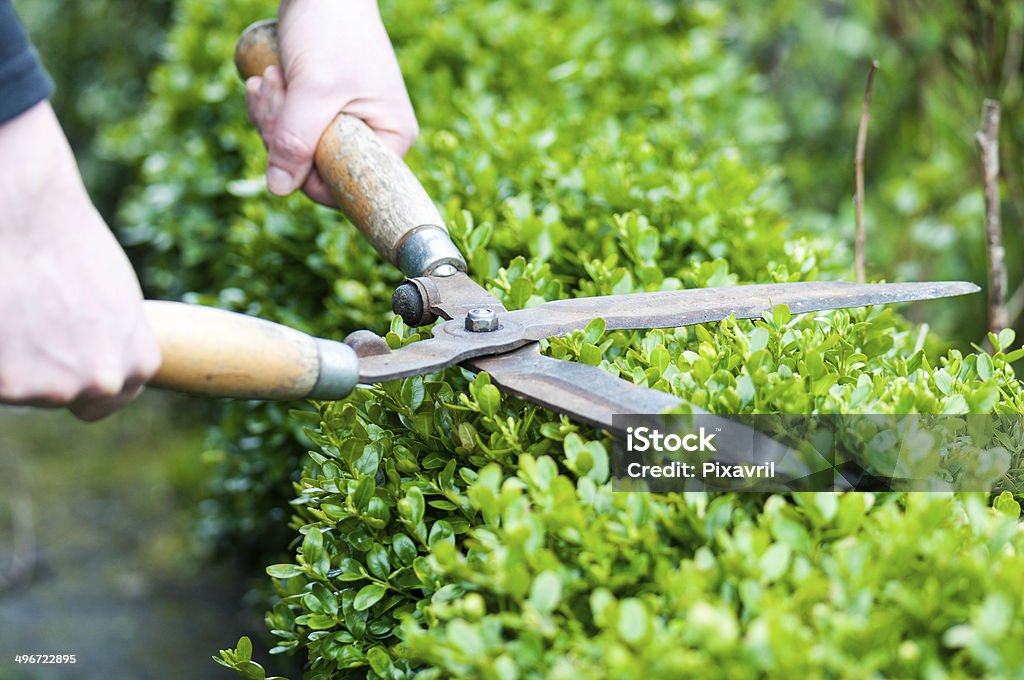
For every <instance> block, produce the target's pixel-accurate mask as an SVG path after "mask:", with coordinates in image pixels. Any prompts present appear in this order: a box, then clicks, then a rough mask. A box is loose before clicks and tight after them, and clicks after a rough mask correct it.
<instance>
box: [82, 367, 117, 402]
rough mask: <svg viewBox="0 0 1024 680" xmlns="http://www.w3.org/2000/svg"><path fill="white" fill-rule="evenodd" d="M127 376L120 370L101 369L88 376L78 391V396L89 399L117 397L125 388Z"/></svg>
mask: <svg viewBox="0 0 1024 680" xmlns="http://www.w3.org/2000/svg"><path fill="white" fill-rule="evenodd" d="M124 382H125V376H124V374H123V373H122V372H120V371H113V370H99V371H95V372H94V373H93V374H92V375H91V376H89V377H88V378H86V379H85V380H84V381H83V383H82V387H81V389H80V390H79V392H78V397H79V398H81V397H86V398H89V399H106V398H109V397H116V396H117V395H118V394H120V393H121V390H122V389H123V388H124Z"/></svg>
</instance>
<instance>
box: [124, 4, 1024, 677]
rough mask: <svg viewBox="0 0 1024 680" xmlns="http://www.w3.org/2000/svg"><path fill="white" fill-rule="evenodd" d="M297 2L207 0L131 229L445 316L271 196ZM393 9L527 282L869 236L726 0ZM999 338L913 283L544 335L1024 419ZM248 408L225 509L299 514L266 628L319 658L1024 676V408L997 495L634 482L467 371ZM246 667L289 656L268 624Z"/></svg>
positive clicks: (188, 18)
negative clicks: (1022, 524) (797, 201)
mask: <svg viewBox="0 0 1024 680" xmlns="http://www.w3.org/2000/svg"><path fill="white" fill-rule="evenodd" d="M273 9H274V8H273V6H272V4H271V3H269V2H266V1H265V0H245V1H241V2H238V1H232V2H230V3H229V2H227V0H204V1H200V0H184V1H183V2H181V3H180V4H179V5H178V9H177V22H176V26H175V28H174V30H173V31H172V33H171V36H170V40H169V44H168V49H167V53H168V60H167V62H166V63H165V64H164V65H163V66H162V67H160V68H159V69H158V70H157V71H156V72H155V74H154V76H153V78H152V79H151V88H152V97H151V104H150V107H149V109H148V110H147V112H146V113H145V114H144V115H143V116H141V117H139V118H138V119H136V120H134V121H132V122H131V123H129V124H127V125H124V126H122V127H121V128H119V129H116V130H113V131H111V132H110V134H109V135H108V138H107V139H108V144H109V146H110V149H111V150H112V151H113V152H115V153H116V154H118V155H119V156H120V157H122V158H124V159H127V160H130V161H134V162H137V163H139V164H140V165H141V168H142V173H143V177H144V181H143V182H142V183H140V185H139V186H138V187H137V189H136V190H135V194H134V197H133V198H132V200H130V201H128V202H127V203H126V204H125V205H124V207H123V209H122V212H121V220H122V224H123V227H124V230H123V234H124V236H125V238H126V239H127V240H128V241H130V242H131V243H134V244H139V245H141V246H144V247H145V248H146V250H147V252H148V253H149V265H150V266H149V268H148V270H147V285H148V287H149V290H150V291H152V292H154V293H156V294H160V295H165V296H172V297H184V298H186V299H192V300H197V301H201V302H206V303H211V304H218V305H221V306H224V307H227V308H231V309H236V310H241V311H246V312H250V313H256V314H259V315H261V316H265V317H268V318H272V319H275V320H278V321H283V322H285V323H289V324H292V325H295V326H297V327H300V328H302V329H304V330H307V331H310V332H315V333H317V334H320V335H324V336H327V337H335V338H341V337H343V336H344V335H345V334H346V333H347V332H349V331H351V330H354V329H357V328H363V327H369V328H372V329H374V330H376V331H378V332H380V333H381V334H382V335H385V336H386V339H387V340H388V342H389V343H390V344H391V345H392V346H393V347H398V346H401V345H402V344H404V343H408V342H413V341H415V340H417V339H419V337H420V336H421V334H422V333H423V332H424V331H422V330H420V331H417V330H415V329H410V328H406V327H405V326H403V324H402V323H401V321H399V320H397V319H393V318H391V314H390V312H389V296H390V293H391V291H392V289H393V288H394V286H395V284H396V283H397V282H398V280H399V278H398V274H397V272H394V271H392V270H391V269H389V268H388V267H387V266H386V265H384V264H383V263H382V262H381V261H380V260H379V258H378V257H377V256H376V254H375V253H374V252H373V251H372V249H371V248H370V247H369V245H368V244H366V243H365V242H363V240H362V239H361V237H360V236H359V235H358V233H357V232H355V230H354V229H352V227H351V226H350V225H348V224H346V223H345V222H344V221H343V220H341V219H339V218H338V217H337V216H336V215H335V214H333V213H331V212H330V211H327V210H324V209H321V208H317V207H314V206H312V205H311V204H310V203H309V202H308V201H306V200H305V199H303V198H302V197H292V198H289V199H286V200H282V199H277V198H272V197H270V196H269V195H268V194H267V193H266V191H265V190H264V189H263V180H262V170H263V164H264V153H263V151H262V149H261V148H260V144H259V140H258V139H257V136H256V134H255V133H254V132H253V131H251V130H250V129H249V128H248V127H247V123H246V122H245V115H244V111H243V107H242V96H241V87H240V85H239V84H238V83H237V82H236V77H235V75H234V73H233V67H232V65H231V62H230V55H231V52H232V49H233V45H234V40H235V37H236V36H237V33H238V32H239V31H240V30H241V29H242V28H243V27H244V26H245V25H246V24H247V23H248V22H250V21H252V20H254V19H257V18H261V17H263V16H266V15H269V14H271V13H272V12H273ZM383 9H384V12H385V18H386V22H387V24H388V26H389V28H390V30H391V33H392V37H393V39H394V42H395V44H396V46H397V49H398V52H399V58H400V61H401V63H402V66H403V70H404V72H405V74H406V78H407V81H408V84H409V87H410V91H411V94H412V98H413V102H414V104H415V106H416V108H417V111H418V115H419V118H420V122H421V125H422V128H423V134H422V137H421V140H420V142H419V143H418V144H417V146H416V148H415V149H414V151H413V152H412V154H411V155H410V158H409V161H410V164H411V165H412V166H413V168H414V170H415V171H416V173H417V174H418V176H419V177H420V178H421V180H422V181H423V182H424V184H425V185H426V186H427V189H428V191H429V192H430V193H431V195H432V196H433V197H434V198H435V200H436V201H438V202H439V204H440V205H441V206H442V208H443V210H444V212H445V214H446V216H447V218H448V220H449V226H450V228H451V231H452V233H453V236H454V238H455V239H456V241H457V242H458V243H459V244H460V246H461V247H462V248H463V251H464V252H465V253H466V254H467V257H468V260H469V262H470V267H471V273H472V274H473V276H474V277H475V278H476V279H477V280H478V281H480V282H482V283H483V284H484V285H486V286H487V287H488V288H489V289H490V290H491V291H493V292H494V293H495V294H496V295H497V296H498V297H499V298H501V299H502V300H503V302H504V303H505V304H506V305H507V306H508V307H509V308H522V307H527V306H530V305H533V304H537V303H539V302H542V301H544V300H551V299H556V298H562V297H572V296H583V295H602V294H610V293H625V292H637V291H653V290H664V289H678V288H683V287H704V286H728V285H734V284H737V283H741V282H769V281H800V280H810V279H818V278H838V277H842V276H846V275H848V274H849V269H850V267H849V262H846V261H839V258H838V256H837V255H836V249H835V247H834V246H835V244H836V240H835V239H834V238H831V237H828V238H826V236H824V235H821V234H817V235H815V236H813V237H810V236H802V235H801V234H802V230H801V228H800V225H799V224H790V223H789V222H788V221H787V219H786V214H787V212H788V210H789V208H790V206H789V203H788V200H787V197H786V192H785V191H784V189H783V188H782V186H781V185H780V183H779V174H778V171H777V168H776V167H775V166H774V165H772V164H771V163H769V162H765V161H763V160H760V159H764V158H767V157H770V156H771V155H772V153H767V152H766V149H771V147H772V145H773V144H776V143H777V142H778V140H779V139H780V134H779V128H778V126H777V124H776V123H777V120H778V114H777V106H776V104H774V103H773V101H772V99H771V97H770V95H769V94H768V93H766V92H764V91H763V85H762V82H761V81H760V79H759V78H758V77H757V75H756V74H755V73H754V72H753V71H752V70H751V69H750V68H749V65H748V64H746V63H744V62H743V61H742V60H741V59H740V58H739V57H737V56H735V55H734V54H732V53H730V52H728V51H726V50H724V49H723V47H722V40H721V39H722V36H723V35H724V33H725V32H726V31H727V30H728V28H729V25H730V24H729V21H730V19H729V16H728V14H727V13H726V12H725V10H723V9H722V8H721V6H719V5H716V4H714V3H689V4H685V5H677V4H675V3H666V2H654V1H651V2H630V3H593V2H585V1H584V0H561V1H559V2H551V1H548V0H536V1H534V2H530V3H513V2H505V1H497V2H487V3H450V2H445V1H443V0H406V1H405V2H401V3H398V2H394V3H386V4H385V6H384V8H383ZM857 86H858V87H859V86H860V85H859V84H857ZM773 153H774V152H773ZM845 160H846V159H843V162H845ZM840 252H841V251H840ZM932 304H935V305H941V304H942V303H941V302H938V303H932ZM978 304H983V302H982V301H981V300H980V299H979V301H978ZM991 340H992V344H993V347H994V350H993V351H992V352H991V353H982V352H972V353H965V352H963V351H962V350H957V349H950V348H948V347H945V346H942V343H941V341H939V340H936V339H934V338H932V337H931V336H930V335H929V334H928V332H927V328H926V327H923V326H921V327H918V326H914V325H912V324H910V323H908V322H906V321H904V320H902V319H901V317H900V316H899V315H898V314H897V313H896V312H894V311H893V310H892V309H881V308H874V309H860V310H850V311H837V312H830V313H821V314H810V315H804V316H798V317H791V316H790V314H789V313H788V311H787V310H786V309H785V308H782V307H780V308H778V309H776V310H775V312H774V314H771V315H768V316H766V318H765V319H763V320H759V321H742V322H738V321H734V320H728V321H725V322H723V323H720V324H714V325H709V326H706V327H704V326H696V327H691V328H684V329H678V330H672V331H650V332H611V333H608V332H605V330H604V328H603V326H602V324H601V323H599V322H596V323H594V324H592V325H591V326H590V327H588V328H587V329H586V331H580V332H578V333H575V334H573V335H571V336H569V337H565V338H555V339H551V340H550V341H548V342H546V343H544V348H545V351H546V352H547V353H549V354H551V355H552V356H556V357H559V358H565V359H568V360H572V361H581V362H584V363H588V364H592V365H596V366H600V367H602V368H603V369H604V370H607V371H610V372H612V373H614V374H616V375H619V376H621V377H622V378H624V379H626V380H630V381H633V382H637V383H640V384H644V385H648V386H650V387H653V388H655V389H660V390H665V391H669V392H672V393H674V394H677V395H679V396H681V397H683V398H685V399H687V400H688V401H690V402H691V403H694V404H696V405H699V406H701V407H703V408H706V409H709V410H712V411H716V412H721V413H740V412H793V413H812V412H822V413H828V412H850V413H914V412H919V413H951V414H958V413H1004V414H1020V413H1021V412H1022V410H1024V389H1022V384H1021V382H1020V381H1019V380H1018V379H1017V378H1016V377H1015V373H1014V370H1013V368H1012V366H1011V363H1012V361H1014V360H1017V359H1019V358H1020V357H1021V355H1022V350H1020V349H1014V347H1015V340H1014V337H1013V333H1012V332H1010V331H1006V332H1003V333H1001V334H999V335H994V336H993V337H992V338H991ZM222 411H223V417H222V423H221V426H220V427H219V428H218V429H217V431H216V434H215V435H213V438H212V439H211V446H210V451H209V452H208V454H207V457H208V458H209V459H210V460H211V461H212V462H213V464H214V466H215V470H216V471H217V474H216V475H214V479H215V486H214V488H213V494H212V495H211V499H210V501H209V504H208V506H207V507H206V520H205V522H204V524H203V525H202V526H203V527H204V528H206V529H207V530H208V532H209V535H210V536H212V537H217V538H219V539H227V540H230V541H231V544H232V545H233V546H236V549H238V550H247V551H249V552H250V553H251V554H252V555H255V556H256V557H257V558H268V557H269V555H271V554H273V553H274V552H275V551H280V550H281V549H284V548H285V544H286V543H287V541H288V540H289V538H290V539H292V544H291V547H290V548H288V549H287V552H286V555H287V557H284V558H281V557H278V558H274V559H278V560H283V561H279V562H278V563H275V564H272V565H270V566H268V567H267V572H268V574H269V576H270V578H271V579H272V582H273V585H274V587H275V590H276V595H275V597H274V599H273V600H272V601H271V602H269V603H268V610H269V611H268V613H267V616H266V622H267V626H268V629H269V631H270V635H271V636H272V638H273V639H274V640H275V644H274V648H273V649H272V650H271V651H272V652H273V653H286V654H299V655H301V656H302V658H304V659H306V677H308V678H314V679H315V678H331V677H339V676H347V675H351V676H354V677H381V678H392V677H395V678H398V677H411V676H413V675H417V676H419V677H425V678H431V677H438V678H441V677H496V678H518V677H548V676H550V677H581V676H582V677H640V676H645V675H646V676H651V677H678V676H681V675H687V674H695V673H697V672H711V673H713V674H717V675H720V676H722V677H758V676H764V675H769V674H770V675H776V674H778V675H781V674H783V673H785V674H796V673H802V674H805V675H810V676H823V675H832V676H846V675H850V676H857V677H864V676H872V675H878V676H922V675H927V676H931V677H947V676H956V677H973V676H977V675H985V674H988V675H994V676H1003V675H1020V674H1021V673H1024V667H1022V665H1021V664H1022V661H1021V657H1020V655H1019V654H1017V653H1016V650H1017V649H1019V648H1020V645H1021V644H1022V643H1024V625H1022V621H1024V619H1022V617H1021V616H1020V609H1021V603H1020V597H1019V593H1020V592H1021V589H1022V586H1024V582H1022V581H1024V569H1022V566H1024V564H1021V559H1022V558H1021V557H1020V555H1021V550H1022V549H1024V537H1022V536H1021V534H1020V532H1019V528H1018V527H1019V525H1018V519H1019V514H1020V507H1019V505H1018V503H1017V500H1016V498H1017V496H1016V493H1017V492H1018V491H1019V483H1020V475H1019V461H1020V455H1021V451H1022V448H1024V447H1022V442H1021V433H1019V432H1016V433H1013V434H1012V436H1011V437H1010V438H1008V440H1007V441H1006V442H1005V447H1006V453H1007V456H1008V458H1009V461H1010V463H1009V465H1008V466H1006V467H1003V468H1001V469H996V470H991V469H985V470H977V471H975V474H977V475H980V476H983V477H984V478H985V479H986V480H988V481H990V482H992V483H993V484H995V485H997V486H998V487H1000V488H1001V489H1003V490H1004V491H1003V492H1002V493H1001V494H999V495H997V496H993V497H988V496H985V495H981V494H974V495H972V494H960V495H950V494H919V495H914V494H909V495H908V494H903V495H901V494H825V493H822V494H794V495H790V496H780V495H774V496H765V495H735V494H719V495H714V494H685V495H684V494H665V495H654V494H614V493H612V492H611V489H610V486H609V483H608V440H607V438H606V435H605V434H604V433H602V432H600V431H597V430H594V429H592V428H589V427H583V426H580V425H578V424H575V423H573V422H572V421H570V420H568V419H567V418H564V417H560V416H558V415H557V414H554V413H552V412H550V411H546V410H544V409H539V408H536V407H534V406H531V405H529V404H526V403H523V402H522V401H519V400H517V399H514V398H511V397H507V396H503V395H502V394H501V393H500V392H499V391H498V389H497V388H496V387H495V386H493V385H491V384H490V382H489V380H488V379H487V376H486V375H478V376H473V375H470V374H468V373H467V372H465V371H463V370H462V369H459V368H453V369H449V370H447V371H443V372H440V373H436V374H432V375H429V376H425V377H416V378H410V379H407V380H402V381H396V382H393V383H389V384H385V385H380V386H376V387H373V388H371V389H362V390H359V391H357V392H356V393H355V394H353V395H352V396H351V397H350V398H349V399H347V400H345V401H342V402H335V403H316V404H313V405H312V406H308V405H302V404H296V405H292V408H291V410H289V406H287V405H286V406H279V405H270V406H268V405H259V404H230V405H227V406H225V407H223V409H222ZM1013 437H1016V438H1015V439H1014V438H1013ZM288 499H290V504H287V505H286V502H287V500H288ZM285 508H288V509H287V510H285ZM288 515H290V520H289V519H288V518H287V517H288ZM274 536H279V537H280V538H274ZM278 540H279V541H280V542H279V543H277V542H275V541H278ZM218 660H219V661H220V662H221V663H223V664H224V665H227V666H230V667H233V668H235V669H237V670H238V671H239V672H240V673H241V674H243V675H244V676H246V677H251V678H262V677H264V675H265V673H264V671H263V668H262V667H261V665H260V664H259V663H258V661H254V660H253V659H252V645H251V643H250V641H249V640H248V639H246V638H243V639H242V640H240V641H239V643H238V646H237V648H235V649H228V650H223V651H222V652H221V654H220V656H219V657H218Z"/></svg>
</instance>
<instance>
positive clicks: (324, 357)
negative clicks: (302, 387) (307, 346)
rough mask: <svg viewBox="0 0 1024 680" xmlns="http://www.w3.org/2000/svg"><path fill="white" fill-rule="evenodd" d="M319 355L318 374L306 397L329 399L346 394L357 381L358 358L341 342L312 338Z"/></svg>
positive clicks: (338, 397)
mask: <svg viewBox="0 0 1024 680" xmlns="http://www.w3.org/2000/svg"><path fill="white" fill-rule="evenodd" d="M314 341H315V342H316V349H317V353H318V354H319V355H320V375H319V376H317V379H316V384H315V385H314V386H313V389H312V390H311V391H310V393H309V395H307V398H308V399H323V400H325V401H330V400H334V399H341V398H342V397H346V396H348V395H349V394H350V393H351V392H352V390H354V389H355V388H356V384H357V383H358V382H359V358H358V357H357V356H356V353H355V350H353V349H352V348H351V347H349V346H348V345H346V344H345V343H343V342H336V341H334V340H326V339H324V338H314Z"/></svg>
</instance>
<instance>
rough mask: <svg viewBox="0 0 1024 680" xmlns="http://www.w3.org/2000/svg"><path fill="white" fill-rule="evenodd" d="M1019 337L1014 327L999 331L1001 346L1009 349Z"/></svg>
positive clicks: (1003, 348)
mask: <svg viewBox="0 0 1024 680" xmlns="http://www.w3.org/2000/svg"><path fill="white" fill-rule="evenodd" d="M1016 339H1017V333H1016V332H1014V330H1013V329H1012V328H1004V329H1003V330H1001V331H999V348H1000V349H1002V350H1004V351H1005V350H1008V349H1010V348H1011V347H1013V341H1014V340H1016Z"/></svg>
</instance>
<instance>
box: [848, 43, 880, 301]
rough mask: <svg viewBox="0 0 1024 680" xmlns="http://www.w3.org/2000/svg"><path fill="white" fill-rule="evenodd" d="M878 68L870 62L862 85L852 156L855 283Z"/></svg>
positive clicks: (860, 271)
mask: <svg viewBox="0 0 1024 680" xmlns="http://www.w3.org/2000/svg"><path fill="white" fill-rule="evenodd" d="M877 70H878V61H877V60H875V61H872V62H871V69H870V70H869V71H868V83H867V85H866V86H865V87H864V100H863V101H862V102H861V107H860V125H858V126H857V153H856V155H855V157H854V171H855V177H854V181H855V182H856V190H855V192H854V196H853V205H854V208H855V210H856V216H857V234H856V237H855V241H854V267H855V269H856V273H857V283H864V145H865V144H866V143H867V138H868V118H869V116H870V111H871V88H872V86H873V85H874V83H875V71H877Z"/></svg>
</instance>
